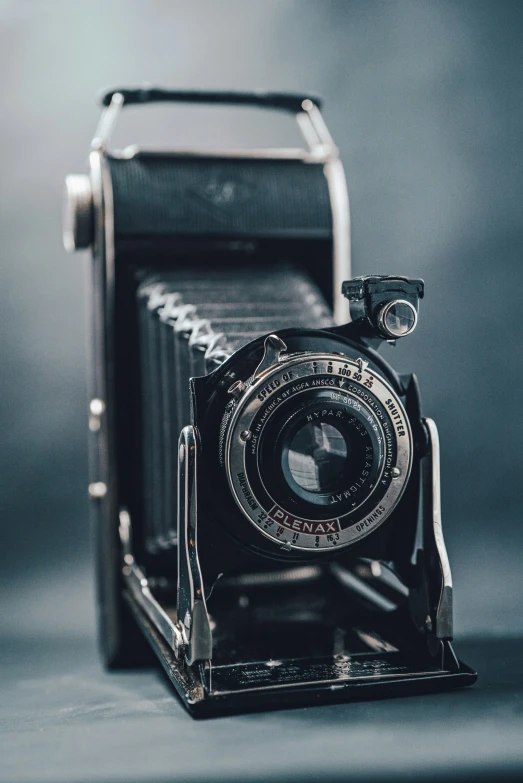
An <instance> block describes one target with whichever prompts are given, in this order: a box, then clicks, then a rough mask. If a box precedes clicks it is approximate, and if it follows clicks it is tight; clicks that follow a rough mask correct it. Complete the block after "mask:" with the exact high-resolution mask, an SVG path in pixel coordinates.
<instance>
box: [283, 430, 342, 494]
mask: <svg viewBox="0 0 523 783" xmlns="http://www.w3.org/2000/svg"><path fill="white" fill-rule="evenodd" d="M287 460H288V469H289V472H290V474H291V476H292V478H293V479H294V481H295V482H296V484H298V485H299V486H300V487H303V489H307V490H309V491H310V492H329V491H331V489H332V488H333V487H334V486H335V485H336V483H337V481H339V479H340V476H341V475H342V474H343V471H344V470H345V467H346V463H347V443H346V441H345V438H344V437H343V435H342V433H341V432H340V431H339V430H338V429H337V428H336V427H334V426H333V425H332V424H326V423H325V422H308V423H307V424H305V425H304V426H303V427H301V429H299V430H298V432H297V433H296V435H295V436H294V437H293V439H292V441H291V444H290V446H289V450H288V453H287Z"/></svg>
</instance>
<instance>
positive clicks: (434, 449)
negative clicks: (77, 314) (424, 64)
mask: <svg viewBox="0 0 523 783" xmlns="http://www.w3.org/2000/svg"><path fill="white" fill-rule="evenodd" d="M158 101H163V102H183V103H185V104H188V103H191V104H195V103H196V104H198V103H207V104H218V105H223V106H230V105H236V106H246V107H253V108H256V107H257V108H258V109H259V108H265V109H272V110H279V111H283V112H287V113H291V114H293V115H295V116H296V119H297V121H298V124H299V127H300V129H301V131H302V132H303V135H304V137H305V141H306V145H305V148H304V149H301V148H300V149H249V150H200V149H197V150H190V151H169V152H151V151H143V150H140V149H138V148H137V147H132V148H126V149H124V150H120V151H112V152H109V151H108V140H109V136H110V132H111V130H112V128H113V126H114V123H115V120H116V118H117V116H118V114H119V111H120V110H121V108H122V107H123V106H125V105H128V104H129V105H131V104H147V103H150V102H158ZM103 106H104V107H105V108H104V111H103V115H102V118H101V121H100V125H99V128H98V130H97V132H96V136H95V139H94V141H93V144H92V151H91V154H90V158H89V174H87V175H81V176H76V175H75V176H70V177H68V178H67V183H66V185H67V187H66V195H67V199H66V215H65V244H66V247H67V248H68V249H70V250H72V249H77V248H87V247H90V248H91V251H92V263H91V265H90V269H91V306H90V310H91V323H92V339H91V344H92V369H93V372H92V386H91V394H90V408H89V429H90V431H91V483H90V485H89V493H90V496H91V498H92V506H93V513H94V519H95V529H96V552H97V581H98V601H99V617H100V636H101V643H102V649H103V655H104V659H105V662H106V664H107V665H108V666H109V667H122V666H130V665H139V664H142V663H144V662H147V661H148V659H149V654H150V647H152V649H153V650H154V652H155V653H156V655H157V656H158V658H159V659H160V661H161V663H162V664H163V667H164V669H165V671H166V672H167V675H168V677H169V679H170V680H171V682H172V684H173V685H174V687H175V689H176V691H177V692H178V694H179V695H180V696H181V698H182V699H183V702H184V703H185V705H186V707H187V708H188V709H189V711H190V712H191V713H192V714H194V715H205V714H215V713H220V712H222V713H223V712H232V711H244V710H252V709H263V708H273V707H283V706H289V705H296V704H318V703H325V702H335V701H336V702H337V701H343V700H350V699H362V698H374V697H378V696H387V695H395V694H411V693H419V692H426V691H439V690H443V689H447V688H454V687H457V686H461V685H468V684H470V683H472V682H474V680H475V677H476V675H475V674H474V672H473V671H472V670H471V669H470V668H469V667H468V666H466V665H464V664H463V663H461V662H459V661H458V660H457V658H456V657H455V655H454V652H453V650H452V647H451V638H452V582H451V575H450V568H449V562H448V559H447V554H446V551H445V544H444V541H443V534H442V527H441V517H440V487H439V482H440V476H439V448H438V435H437V430H436V426H435V424H434V422H433V421H432V420H430V419H427V418H424V417H423V416H422V413H421V404H420V395H419V390H418V384H417V381H416V378H415V376H414V375H398V374H397V373H396V372H395V371H394V370H393V369H392V367H391V366H390V365H389V364H388V363H387V362H386V361H385V360H384V359H383V358H382V357H381V355H380V354H379V353H378V348H379V347H380V346H381V345H382V344H386V343H389V342H394V341H395V340H398V339H403V338H404V337H406V336H407V335H409V334H410V333H411V332H412V331H413V329H414V328H415V326H416V322H417V319H418V305H419V300H420V299H421V298H422V297H423V293H424V288H423V282H422V281H421V280H417V279H408V278H405V277H401V276H396V275H391V276H386V277H383V276H378V275H371V276H367V277H358V278H355V279H352V280H351V279H350V248H349V207H348V198H347V191H346V184H345V178H344V172H343V168H342V164H341V162H340V159H339V157H338V152H337V149H336V147H335V145H334V143H333V141H332V138H331V136H330V134H329V132H328V130H327V128H326V126H325V123H324V121H323V119H322V115H321V113H320V101H319V99H318V98H316V97H313V96H310V95H294V94H270V93H268V94H262V93H215V92H180V91H172V90H163V89H154V88H144V89H119V90H112V91H110V92H108V93H107V94H105V95H104V96H103ZM349 309H350V316H349ZM145 640H146V641H147V642H148V643H149V645H150V647H149V646H148V645H147V644H146V642H145Z"/></svg>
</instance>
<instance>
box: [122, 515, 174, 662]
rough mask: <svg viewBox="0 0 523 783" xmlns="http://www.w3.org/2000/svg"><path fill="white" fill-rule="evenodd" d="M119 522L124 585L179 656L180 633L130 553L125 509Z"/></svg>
mask: <svg viewBox="0 0 523 783" xmlns="http://www.w3.org/2000/svg"><path fill="white" fill-rule="evenodd" d="M119 523H120V524H119V528H118V531H119V534H120V543H121V545H122V555H123V562H124V564H125V565H124V566H123V569H122V573H123V578H124V582H125V585H126V587H127V588H128V589H129V591H130V593H131V594H132V596H133V598H134V599H135V601H136V603H137V604H138V606H139V607H140V608H141V609H142V611H143V612H145V614H146V615H147V617H148V618H149V620H150V621H151V622H152V624H153V625H154V627H155V628H156V630H157V631H159V632H160V633H161V635H162V636H163V638H164V639H165V641H166V642H167V644H168V645H169V646H170V647H171V648H172V649H173V650H174V653H175V655H176V656H177V657H179V656H180V655H181V653H182V651H184V649H185V642H184V639H183V636H182V633H181V631H180V629H179V628H178V627H177V625H176V623H174V622H173V621H172V620H171V618H170V617H169V615H168V614H167V612H165V610H164V609H163V608H162V607H161V605H160V604H159V603H158V601H157V600H156V598H155V597H154V596H153V594H152V593H151V590H150V588H149V582H148V580H147V577H146V576H145V574H144V572H143V571H142V570H141V568H139V566H138V565H137V564H136V562H135V559H134V556H133V553H132V532H131V517H130V515H129V512H128V511H127V509H121V511H120V514H119Z"/></svg>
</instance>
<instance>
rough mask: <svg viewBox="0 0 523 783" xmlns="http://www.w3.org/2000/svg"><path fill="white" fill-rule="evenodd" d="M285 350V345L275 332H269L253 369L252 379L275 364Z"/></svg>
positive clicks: (256, 378) (255, 378)
mask: <svg viewBox="0 0 523 783" xmlns="http://www.w3.org/2000/svg"><path fill="white" fill-rule="evenodd" d="M286 350H287V346H286V345H285V343H284V342H283V340H282V339H281V338H280V337H278V336H277V335H276V334H270V335H269V336H268V337H266V338H265V342H264V344H263V357H262V360H261V362H260V363H259V365H258V366H257V367H256V369H255V371H254V375H253V379H254V380H258V378H259V377H260V376H261V375H263V373H264V372H266V371H267V370H268V369H269V367H272V366H273V365H274V364H277V363H278V362H279V361H280V359H281V355H282V353H284V352H285V351H286Z"/></svg>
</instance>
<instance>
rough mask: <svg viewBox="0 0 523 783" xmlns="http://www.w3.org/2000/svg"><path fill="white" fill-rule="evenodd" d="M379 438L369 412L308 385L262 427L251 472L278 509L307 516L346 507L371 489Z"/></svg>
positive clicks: (377, 469)
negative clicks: (256, 461) (256, 459)
mask: <svg viewBox="0 0 523 783" xmlns="http://www.w3.org/2000/svg"><path fill="white" fill-rule="evenodd" d="M382 464H383V442H382V439H381V436H380V434H379V427H378V425H377V422H376V420H375V418H374V416H373V415H372V413H371V412H370V411H369V410H368V409H367V408H366V407H364V406H362V405H360V404H359V403H358V402H357V401H356V400H352V399H350V398H348V397H346V398H345V401H344V402H335V401H333V400H332V399H331V394H330V393H329V392H326V391H325V390H319V389H316V390H311V391H309V392H306V393H304V394H302V395H300V399H299V400H298V399H292V400H289V401H288V402H287V404H284V405H282V406H281V409H280V412H279V415H275V416H274V417H273V418H272V421H271V422H270V423H268V424H267V426H266V427H265V428H264V431H263V436H262V438H261V443H260V448H259V460H258V466H257V467H258V470H257V475H258V476H259V479H260V481H261V483H262V484H263V486H264V487H265V488H266V490H267V492H268V493H269V495H270V496H271V497H272V498H274V501H275V502H276V503H277V504H278V505H280V506H281V507H282V508H288V509H292V511H293V512H294V513H296V514H297V515H299V516H303V517H306V518H310V519H316V518H317V519H326V518H328V517H329V515H331V514H332V510H333V508H334V507H335V508H336V511H337V513H339V512H341V510H350V509H353V508H355V507H357V506H358V505H359V504H360V503H362V502H363V501H364V500H365V499H366V498H368V496H369V494H371V493H372V491H373V489H374V487H375V482H376V478H377V476H378V474H379V472H380V470H381V467H382Z"/></svg>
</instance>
